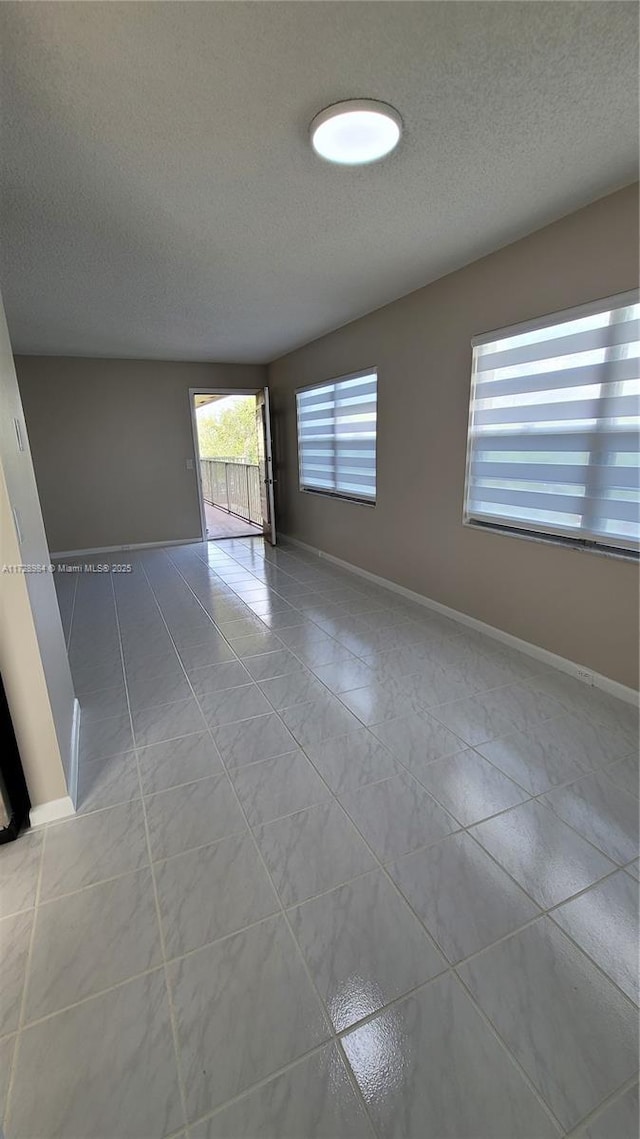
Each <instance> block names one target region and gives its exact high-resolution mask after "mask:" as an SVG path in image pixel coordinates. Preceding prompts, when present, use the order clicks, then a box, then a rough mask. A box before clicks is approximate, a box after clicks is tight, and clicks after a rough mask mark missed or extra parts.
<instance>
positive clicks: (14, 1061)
mask: <svg viewBox="0 0 640 1139" xmlns="http://www.w3.org/2000/svg"><path fill="white" fill-rule="evenodd" d="M46 841H47V835H46V830H45V833H43V835H42V844H41V850H40V860H39V866H38V878H37V882H36V892H35V897H34V902H33V918H32V921H31V930H30V932H29V947H28V950H27V960H26V963H25V971H24V978H23V982H22V995H21V999H20V1012H19V1015H18V1027H17V1030H16V1039H15V1044H14V1047H13V1055H12V1057H11V1071H10V1075H9V1083H8V1086H7V1095H6V1100H5V1110H4V1122H5V1123H6V1122H7V1121H8V1120H9V1119H10V1117H11V1110H12V1107H13V1090H14V1084H15V1079H16V1071H17V1067H18V1056H19V1049H20V1045H21V1043H22V1031H23V1026H24V1020H25V1014H26V1008H27V990H28V987H29V983H30V973H31V965H32V961H33V947H34V943H35V932H36V921H37V916H38V905H39V901H40V892H41V889H42V876H43V874H44V851H45V845H46ZM1 1130H2V1129H1V1127H0V1133H1Z"/></svg>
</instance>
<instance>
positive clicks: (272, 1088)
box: [0, 538, 639, 1139]
mask: <svg viewBox="0 0 640 1139" xmlns="http://www.w3.org/2000/svg"><path fill="white" fill-rule="evenodd" d="M131 556H132V559H133V560H132V566H133V572H131V573H129V574H117V575H115V574H114V575H112V576H107V575H102V574H101V575H92V574H59V575H58V576H57V579H56V584H57V587H58V594H59V598H60V605H61V612H62V616H63V623H64V625H65V629H66V632H67V636H68V640H69V649H70V659H71V663H72V669H73V673H74V678H75V682H76V688H77V691H78V693H79V694H80V702H81V705H82V708H83V719H82V729H81V768H80V773H79V796H80V801H79V804H78V816H77V817H76V818H74V819H70V820H67V821H64V822H60V823H56V824H51V825H49V826H48V827H46V828H44V829H43V830H40V831H38V832H32V833H28V834H26V835H24V836H22V837H21V838H20V840H19V841H18V842H17V843H15V844H13V845H10V846H8V847H5V848H2V849H0V937H1V938H2V947H3V950H4V959H3V973H2V992H1V994H0V1122H1V1121H2V1117H3V1115H4V1132H5V1135H6V1137H7V1139H35V1137H38V1139H54V1137H55V1139H163V1137H165V1136H172V1137H175V1139H223V1137H226V1139H230V1137H232V1136H233V1139H375V1137H377V1139H392V1137H394V1139H396V1137H398V1139H400V1137H402V1139H418V1137H419V1139H547V1136H548V1137H549V1139H552V1137H554V1136H556V1137H557V1136H564V1135H571V1136H574V1135H575V1136H576V1139H577V1137H578V1136H582V1137H583V1139H589V1137H592V1139H595V1137H596V1136H605V1135H606V1136H607V1139H631V1136H634V1137H635V1135H636V1134H637V1118H638V1096H637V1083H636V1082H635V1075H634V1074H635V1073H636V1072H637V1060H638V1055H637V1040H636V1031H637V1006H636V1004H635V1003H634V1002H635V1001H637V998H638V977H637V945H638V942H637V929H638V806H639V804H638V769H637V763H636V760H635V756H637V754H638V726H637V716H636V715H635V713H634V710H633V708H632V707H631V706H630V705H627V704H622V703H620V702H619V701H617V700H615V699H613V698H612V697H611V696H608V695H607V694H605V693H603V692H600V691H596V690H593V689H588V688H585V686H584V685H582V684H579V683H578V682H576V681H573V680H572V679H571V678H570V677H567V676H565V675H564V674H561V673H558V672H556V671H555V670H553V669H551V668H548V667H546V666H545V665H542V664H540V663H539V662H537V661H535V660H533V659H532V658H530V657H525V656H523V655H521V654H519V653H517V652H516V651H514V650H512V649H508V648H506V647H505V646H503V645H502V644H500V643H498V642H497V641H494V640H490V639H489V638H486V637H484V636H482V635H481V634H479V633H477V632H475V631H472V630H470V629H468V628H466V627H465V626H462V625H460V624H457V623H456V622H454V621H452V620H449V619H448V618H445V617H443V616H442V615H440V614H437V613H435V612H432V611H430V610H429V609H427V608H422V607H418V606H415V605H413V604H412V603H410V602H408V601H405V600H404V599H403V598H401V597H399V596H397V595H395V594H393V593H390V592H388V591H385V590H383V589H381V588H378V587H376V586H374V585H371V584H369V583H367V582H365V581H363V580H362V579H360V578H358V577H356V576H354V575H350V574H348V573H346V572H344V571H342V570H340V569H337V568H335V567H332V566H330V565H328V564H327V563H325V562H320V561H318V559H317V558H314V557H313V556H311V555H310V554H307V553H302V552H300V551H299V550H298V549H297V548H294V547H292V546H283V547H279V548H278V549H276V550H272V549H270V548H269V547H266V548H265V546H264V544H263V542H262V539H258V538H252V539H242V540H232V541H228V542H225V543H224V545H222V546H217V545H214V544H209V545H204V544H203V545H200V544H197V545H190V546H183V547H172V548H169V549H166V550H151V551H145V552H141V553H136V554H135V555H131ZM5 1104H6V1110H5Z"/></svg>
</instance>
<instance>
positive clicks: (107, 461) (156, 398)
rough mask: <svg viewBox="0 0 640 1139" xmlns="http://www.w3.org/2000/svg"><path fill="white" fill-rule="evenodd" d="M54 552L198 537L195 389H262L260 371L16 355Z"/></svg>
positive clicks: (232, 366)
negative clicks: (191, 463)
mask: <svg viewBox="0 0 640 1139" xmlns="http://www.w3.org/2000/svg"><path fill="white" fill-rule="evenodd" d="M16 369H17V373H18V381H19V385H20V392H21V394H22V400H23V403H24V409H25V415H26V419H27V423H28V426H29V434H30V436H31V441H32V447H33V456H34V465H35V470H36V478H37V481H38V490H39V492H40V499H41V502H42V513H43V515H44V520H45V526H46V530H47V537H48V539H49V545H50V548H51V549H52V550H54V551H63V550H85V549H93V548H96V547H98V548H99V547H102V546H122V545H135V544H137V543H144V542H165V541H166V542H169V541H174V540H179V539H188V538H199V537H200V512H199V506H198V491H197V481H196V471H195V469H194V470H187V467H186V461H187V459H193V458H194V446H193V434H192V429H191V415H190V408H189V388H195V387H202V388H258V387H262V386H263V385H264V384H265V382H266V369H265V368H263V367H261V366H260V365H253V364H246V365H244V364H197V363H171V362H166V361H156V360H102V359H85V358H74V357H63V356H57V357H56V356H51V357H46V356H17V357H16Z"/></svg>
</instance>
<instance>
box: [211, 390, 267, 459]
mask: <svg viewBox="0 0 640 1139" xmlns="http://www.w3.org/2000/svg"><path fill="white" fill-rule="evenodd" d="M215 407H216V405H215V403H213V404H205V405H204V407H201V408H198V411H197V422H198V442H199V444H200V455H201V457H202V458H203V459H244V461H245V462H246V463H257V462H258V443H257V435H256V404H255V400H254V399H252V398H250V397H247V398H246V399H238V400H234V401H233V403H230V404H229V406H228V407H225V408H223V409H221V410H220V411H214V409H215Z"/></svg>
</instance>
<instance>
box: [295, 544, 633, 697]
mask: <svg viewBox="0 0 640 1139" xmlns="http://www.w3.org/2000/svg"><path fill="white" fill-rule="evenodd" d="M281 537H282V538H283V539H284V540H285V541H286V542H291V544H292V545H293V546H299V547H300V549H302V550H307V551H308V552H309V553H311V554H316V555H317V556H318V557H319V558H324V559H325V560H326V561H328V562H332V564H333V565H336V566H340V568H341V569H344V570H347V571H348V572H349V573H354V574H357V576H358V577H363V578H365V579H366V580H367V581H370V582H372V583H373V584H374V585H380V586H382V587H383V588H384V589H389V590H391V592H392V593H399V594H400V596H401V597H406V598H407V599H408V600H409V601H414V602H415V603H416V604H417V605H424V606H425V607H426V608H427V609H433V610H434V611H435V612H436V613H441V614H442V616H443V617H449V618H451V620H452V621H458V622H459V623H460V624H461V625H466V626H468V627H469V628H471V629H476V630H477V631H478V632H479V633H484V634H485V636H487V637H493V639H494V640H496V641H501V642H502V644H504V645H508V646H509V647H510V648H512V649H517V650H518V651H519V652H521V653H525V654H526V655H527V656H530V657H534V658H535V659H536V660H539V661H542V662H543V663H544V664H548V665H550V666H551V667H552V668H557V669H558V670H559V671H560V672H566V673H568V674H569V676H573V677H575V679H576V680H581V681H582V682H583V683H584V684H589V685H591V686H593V687H594V688H600V689H602V690H603V691H604V692H608V693H609V694H610V695H611V696H616V697H617V698H618V699H619V700H626V701H627V703H629V704H637V703H638V693H637V692H636V690H635V689H634V688H629V687H628V686H627V685H626V684H620V683H619V682H618V681H617V680H612V679H611V678H610V677H608V676H603V674H602V673H600V672H593V671H592V670H591V669H589V668H585V667H584V666H583V665H580V664H577V663H576V662H575V661H573V660H567V658H566V657H561V656H558V654H557V653H552V652H550V650H549V649H543V648H542V647H541V646H540V645H534V644H531V642H530V641H523V640H522V639H521V638H520V637H516V636H514V634H513V633H507V632H506V631H505V630H504V629H498V628H496V626H495V625H487V624H486V622H485V621H480V620H479V619H478V618H477V617H471V616H470V615H469V614H468V613H461V612H460V611H459V610H458V609H451V608H450V607H449V606H448V605H443V604H442V602H440V601H433V600H432V599H431V598H430V597H425V596H424V594H422V593H415V592H414V591H413V590H412V589H407V588H406V586H404V585H398V583H397V582H395V581H390V580H389V579H388V578H386V577H379V576H378V574H375V573H370V572H369V570H365V569H362V568H361V567H360V566H356V565H353V564H352V563H351V562H345V561H343V559H342V558H337V557H335V555H334V554H327V553H326V552H325V551H324V550H319V549H317V548H316V547H315V546H310V545H309V544H308V543H307V542H301V541H300V539H299V538H292V537H291V536H290V535H288V534H282V535H281Z"/></svg>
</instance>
